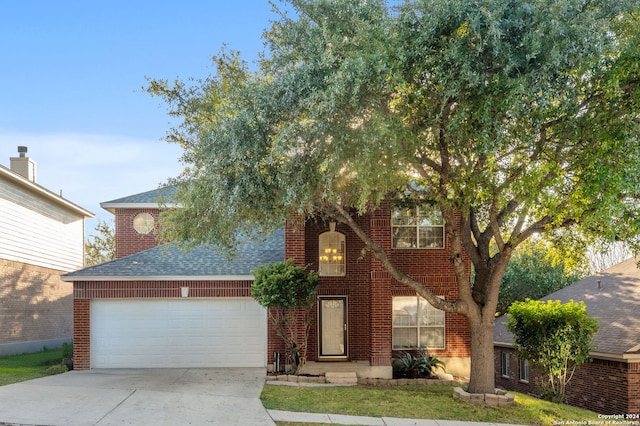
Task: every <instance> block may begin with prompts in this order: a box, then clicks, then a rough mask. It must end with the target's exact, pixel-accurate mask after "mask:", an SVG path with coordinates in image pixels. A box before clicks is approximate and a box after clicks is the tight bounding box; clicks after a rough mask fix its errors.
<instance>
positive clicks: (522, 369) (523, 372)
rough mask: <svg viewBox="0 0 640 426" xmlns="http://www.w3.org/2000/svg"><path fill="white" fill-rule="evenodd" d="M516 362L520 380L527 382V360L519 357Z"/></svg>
mask: <svg viewBox="0 0 640 426" xmlns="http://www.w3.org/2000/svg"><path fill="white" fill-rule="evenodd" d="M518 364H519V367H520V381H521V382H523V383H529V361H528V360H526V359H521V360H520V361H519V362H518Z"/></svg>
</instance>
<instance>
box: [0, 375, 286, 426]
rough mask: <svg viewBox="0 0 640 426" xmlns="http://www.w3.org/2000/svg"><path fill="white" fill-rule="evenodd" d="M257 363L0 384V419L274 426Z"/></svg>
mask: <svg viewBox="0 0 640 426" xmlns="http://www.w3.org/2000/svg"><path fill="white" fill-rule="evenodd" d="M265 375H266V372H265V369H262V368H202V369H199V368H188V369H115V370H87V371H70V372H68V373H64V374H60V375H56V376H49V377H43V378H40V379H35V380H30V381H27V382H22V383H16V384H12V385H6V386H0V424H2V423H10V424H11V423H17V424H27V425H56V426H57V425H60V426H62V425H100V426H103V425H116V424H117V425H146V424H149V425H177V424H185V425H188V424H191V425H200V424H202V425H243V426H245V425H256V426H261V425H270V426H272V425H274V422H273V420H271V417H270V416H269V414H268V413H267V411H266V410H265V409H264V407H263V406H262V404H261V402H260V399H259V396H260V392H261V391H262V388H263V386H264V381H265Z"/></svg>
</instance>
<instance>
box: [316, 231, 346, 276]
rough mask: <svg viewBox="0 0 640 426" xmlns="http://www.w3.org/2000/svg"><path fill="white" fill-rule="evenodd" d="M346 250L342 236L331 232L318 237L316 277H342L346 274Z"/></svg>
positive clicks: (344, 239)
mask: <svg viewBox="0 0 640 426" xmlns="http://www.w3.org/2000/svg"><path fill="white" fill-rule="evenodd" d="M346 265H347V250H346V237H345V235H344V234H342V233H340V232H337V231H334V230H331V231H327V232H323V233H322V234H320V235H319V236H318V275H320V276H321V277H344V276H345V275H346V274H347V267H346Z"/></svg>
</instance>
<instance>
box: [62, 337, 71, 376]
mask: <svg viewBox="0 0 640 426" xmlns="http://www.w3.org/2000/svg"><path fill="white" fill-rule="evenodd" d="M62 364H63V365H64V366H65V367H66V368H67V370H73V342H72V343H63V344H62Z"/></svg>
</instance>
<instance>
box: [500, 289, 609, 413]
mask: <svg viewBox="0 0 640 426" xmlns="http://www.w3.org/2000/svg"><path fill="white" fill-rule="evenodd" d="M506 326H507V329H508V330H509V331H511V332H512V333H513V334H514V335H515V349H516V353H517V355H518V357H519V358H520V359H527V360H529V363H530V364H531V365H532V366H533V367H534V368H535V369H536V370H538V371H539V372H540V373H541V374H542V378H541V380H540V382H539V383H538V384H539V386H540V390H541V394H542V397H543V398H545V399H548V400H551V401H554V402H564V401H565V399H566V395H565V391H566V386H567V383H569V381H570V380H571V377H572V376H573V373H574V371H575V369H576V367H577V366H578V365H580V364H583V363H584V362H586V361H587V360H588V359H589V353H590V352H591V350H592V349H593V347H594V343H593V336H594V335H595V334H596V333H597V332H598V320H597V319H595V318H591V317H589V316H588V314H587V308H586V306H585V304H584V302H578V303H576V302H574V301H573V300H571V301H569V302H567V303H561V302H560V301H559V300H549V301H547V302H542V301H536V300H526V301H525V302H515V303H513V304H512V305H511V307H510V308H509V321H508V322H507V324H506Z"/></svg>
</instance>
